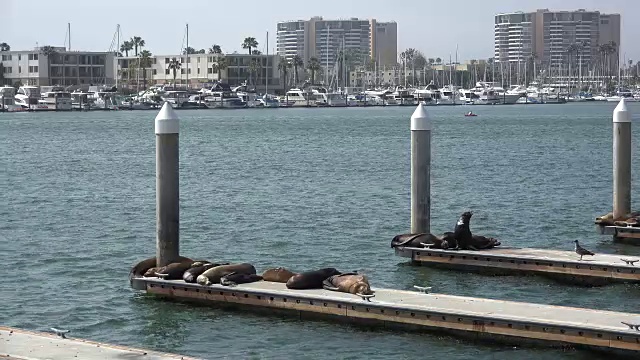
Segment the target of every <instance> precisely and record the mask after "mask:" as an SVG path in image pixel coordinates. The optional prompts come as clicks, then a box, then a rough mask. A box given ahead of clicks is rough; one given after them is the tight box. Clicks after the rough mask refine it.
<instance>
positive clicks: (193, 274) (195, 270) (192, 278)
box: [182, 264, 217, 283]
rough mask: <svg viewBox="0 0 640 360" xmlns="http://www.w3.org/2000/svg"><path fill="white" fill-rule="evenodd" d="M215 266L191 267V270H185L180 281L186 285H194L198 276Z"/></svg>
mask: <svg viewBox="0 0 640 360" xmlns="http://www.w3.org/2000/svg"><path fill="white" fill-rule="evenodd" d="M215 266H217V265H216V264H204V265H200V266H192V267H191V268H189V269H187V270H186V271H185V272H184V274H182V280H184V282H187V283H195V282H196V279H197V278H198V276H199V275H200V274H202V273H203V272H205V271H207V270H209V269H211V268H212V267H215Z"/></svg>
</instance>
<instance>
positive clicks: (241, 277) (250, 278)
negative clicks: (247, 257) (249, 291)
mask: <svg viewBox="0 0 640 360" xmlns="http://www.w3.org/2000/svg"><path fill="white" fill-rule="evenodd" d="M260 280H262V276H260V275H256V274H241V273H237V272H232V273H230V274H227V275H225V276H223V277H221V278H220V285H223V286H236V285H238V284H247V283H252V282H256V281H260Z"/></svg>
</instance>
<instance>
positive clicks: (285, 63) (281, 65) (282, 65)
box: [278, 58, 291, 92]
mask: <svg viewBox="0 0 640 360" xmlns="http://www.w3.org/2000/svg"><path fill="white" fill-rule="evenodd" d="M279 60H280V61H279V62H278V70H279V71H280V72H281V73H282V79H283V80H284V84H283V85H284V91H285V92H286V91H287V74H288V73H289V69H291V63H290V62H289V60H287V59H284V58H280V59H279Z"/></svg>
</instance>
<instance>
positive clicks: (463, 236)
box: [453, 211, 476, 250]
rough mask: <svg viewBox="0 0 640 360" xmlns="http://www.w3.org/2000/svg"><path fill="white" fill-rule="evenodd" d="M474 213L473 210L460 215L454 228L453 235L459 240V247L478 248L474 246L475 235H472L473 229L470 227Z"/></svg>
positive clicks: (463, 248) (466, 248)
mask: <svg viewBox="0 0 640 360" xmlns="http://www.w3.org/2000/svg"><path fill="white" fill-rule="evenodd" d="M471 216H473V213H472V212H471V211H465V212H463V213H462V215H460V218H459V219H458V222H457V223H456V227H455V229H454V230H453V237H454V238H455V240H456V242H457V248H458V249H462V250H476V249H474V248H473V245H472V243H473V235H471V229H470V228H469V222H470V221H471Z"/></svg>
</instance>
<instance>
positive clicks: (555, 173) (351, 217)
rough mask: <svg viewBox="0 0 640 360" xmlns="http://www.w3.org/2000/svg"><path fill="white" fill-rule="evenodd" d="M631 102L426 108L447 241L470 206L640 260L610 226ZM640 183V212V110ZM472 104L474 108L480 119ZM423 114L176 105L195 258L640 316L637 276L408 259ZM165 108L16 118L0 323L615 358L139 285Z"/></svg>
mask: <svg viewBox="0 0 640 360" xmlns="http://www.w3.org/2000/svg"><path fill="white" fill-rule="evenodd" d="M615 105H616V104H615V103H587V104H564V105H528V106H527V105H513V106H475V107H433V108H428V111H429V113H430V114H431V116H432V117H433V119H434V130H433V137H432V139H433V140H432V186H431V191H432V210H431V214H432V221H431V230H432V232H434V233H442V232H444V231H451V230H452V229H453V226H454V225H455V222H456V220H457V217H458V216H459V214H460V213H462V212H463V211H466V210H473V211H474V216H473V218H472V220H471V230H472V231H473V232H474V233H478V234H482V235H487V236H493V237H497V238H499V239H500V240H501V241H502V244H503V245H505V246H520V247H539V248H549V249H562V250H572V249H573V240H576V239H577V240H580V243H581V245H583V246H584V247H586V248H588V249H590V250H592V251H595V252H607V253H616V254H621V255H635V256H640V248H638V247H633V246H628V245H622V244H614V243H613V242H612V240H611V238H610V237H606V236H600V235H597V234H596V232H595V227H594V225H593V221H594V219H595V217H596V216H599V215H603V214H605V213H607V212H609V211H611V204H612V130H611V129H612V122H611V113H612V111H613V108H614V107H615ZM629 108H630V110H631V111H632V112H633V113H635V114H637V115H636V116H635V117H634V121H633V131H634V134H633V149H634V154H633V174H632V179H633V186H632V194H633V195H635V196H636V197H635V198H633V199H632V204H635V208H636V209H637V208H638V207H640V199H638V197H637V196H638V194H640V181H638V179H640V153H638V151H637V149H639V148H640V147H639V146H638V144H640V122H639V121H638V120H639V119H640V117H639V116H638V114H640V106H638V105H637V104H629ZM471 109H472V110H473V111H474V113H476V114H478V116H477V117H464V116H463V115H464V113H465V112H467V111H469V110H471ZM413 110H414V108H413V107H386V108H343V109H265V110H252V109H246V110H235V111H217V110H210V111H204V110H203V111H197V110H193V111H191V110H185V111H180V112H178V115H179V116H180V117H181V120H182V123H181V133H180V141H181V142H180V171H181V173H180V186H181V187H180V197H181V213H180V221H181V224H180V226H181V233H180V241H181V253H182V255H184V256H188V257H191V258H198V259H200V258H205V259H209V260H224V261H233V262H236V261H242V262H251V263H253V264H254V265H255V266H256V268H257V269H258V271H259V272H261V271H263V270H264V269H266V268H267V267H274V266H284V267H287V268H289V269H292V270H294V271H304V270H309V269H315V268H319V267H328V266H331V267H336V268H338V269H339V270H342V271H351V270H357V271H359V272H363V273H365V274H366V275H368V276H369V277H370V280H371V283H372V285H373V286H374V287H388V288H395V289H411V288H412V286H413V285H420V286H432V287H433V291H434V292H439V293H445V294H455V295H465V296H475V297H487V298H494V299H507V300H516V301H528V302H535V303H545V304H555V305H565V306H577V307H586V308H594V309H604V310H618V311H626V312H634V313H640V302H639V301H638V298H639V297H640V287H639V286H638V285H628V284H618V285H612V286H607V287H601V288H583V287H577V286H567V285H562V284H559V283H557V282H554V281H552V280H548V279H545V278H542V277H537V276H501V277H489V276H483V275H477V274H468V273H464V272H460V271H445V270H434V269H429V268H427V267H416V266H410V265H409V264H407V262H406V259H403V258H399V257H396V256H394V253H393V250H392V249H391V248H390V241H391V238H392V237H393V236H395V235H397V234H399V233H403V232H408V231H409V226H410V217H409V206H410V203H409V175H410V169H409V167H410V158H409V155H410V154H409V150H410V142H409V139H410V134H409V118H410V116H411V113H412V112H413ZM155 115H156V112H155V111H151V112H148V111H113V112H72V113H0V167H1V168H2V172H1V173H0V190H1V192H2V198H1V199H2V204H1V205H0V219H1V220H0V254H1V260H2V264H3V266H2V267H3V272H2V273H3V280H2V291H1V292H0V303H1V304H2V306H1V307H0V324H2V325H6V326H14V327H20V328H25V329H32V330H48V329H49V328H50V327H51V326H54V327H59V328H65V329H70V330H71V333H70V335H72V336H75V337H82V338H88V339H92V340H96V341H103V342H110V343H116V344H122V345H130V346H135V347H140V348H149V349H153V350H159V351H169V352H174V353H181V354H185V355H192V356H199V357H202V358H207V359H214V358H215V359H218V358H234V359H236V358H249V359H283V358H295V359H317V358H340V359H389V358H402V359H425V358H440V357H446V358H448V359H470V358H474V359H598V358H604V357H602V356H601V355H598V354H597V353H592V352H585V351H581V350H557V349H546V348H528V347H524V348H521V347H508V346H502V345H489V344H482V343H478V342H472V341H469V340H463V339H457V338H455V337H452V336H446V335H442V336H438V335H433V334H415V333H408V332H401V331H384V330H377V329H376V330H371V329H367V328H366V327H358V326H351V325H343V324H337V323H331V322H325V321H304V322H303V321H300V320H298V319H295V318H282V317H276V316H265V315H256V314H252V313H250V312H245V311H229V310H220V309H215V308H209V307H206V306H195V305H188V304H181V303H173V302H167V301H161V300H158V299H154V298H152V297H149V296H147V295H143V294H140V293H138V292H135V291H134V290H132V289H131V288H130V287H129V283H128V279H127V275H128V272H129V270H130V268H131V266H132V265H133V264H134V263H136V262H137V261H139V260H141V259H143V258H147V257H150V256H153V255H154V254H155V163H154V161H155V135H154V122H153V119H154V117H155Z"/></svg>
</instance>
